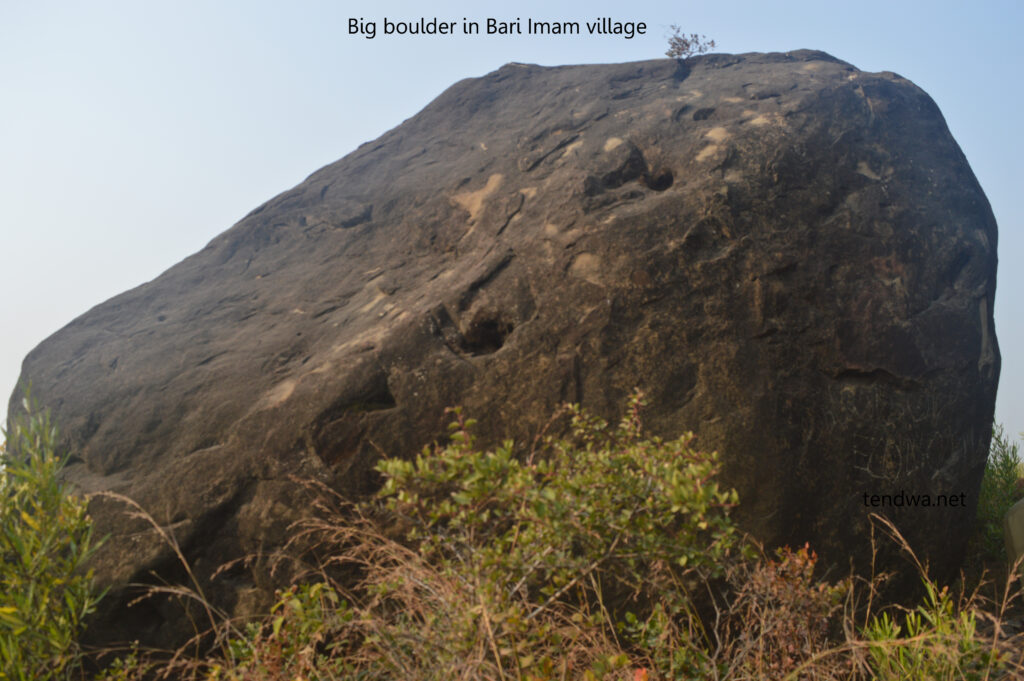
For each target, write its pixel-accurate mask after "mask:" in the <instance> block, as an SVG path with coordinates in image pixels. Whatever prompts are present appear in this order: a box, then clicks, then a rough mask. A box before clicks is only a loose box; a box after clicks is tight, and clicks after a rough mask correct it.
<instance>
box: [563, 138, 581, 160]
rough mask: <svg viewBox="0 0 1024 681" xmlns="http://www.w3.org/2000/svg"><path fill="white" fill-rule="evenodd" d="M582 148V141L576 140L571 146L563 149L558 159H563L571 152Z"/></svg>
mask: <svg viewBox="0 0 1024 681" xmlns="http://www.w3.org/2000/svg"><path fill="white" fill-rule="evenodd" d="M582 146H583V140H576V141H575V142H573V143H572V144H570V145H569V146H567V147H566V148H565V151H563V152H562V155H561V156H559V158H565V157H566V156H567V155H569V154H571V153H572V152H574V151H576V150H577V149H579V148H580V147H582Z"/></svg>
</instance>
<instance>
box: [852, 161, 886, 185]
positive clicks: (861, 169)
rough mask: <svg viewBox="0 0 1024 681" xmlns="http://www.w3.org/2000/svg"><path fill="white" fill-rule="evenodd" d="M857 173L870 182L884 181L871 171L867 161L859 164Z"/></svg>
mask: <svg viewBox="0 0 1024 681" xmlns="http://www.w3.org/2000/svg"><path fill="white" fill-rule="evenodd" d="M857 172H858V173H860V174H861V175H863V176H864V177H866V178H868V179H870V180H875V181H876V182H877V181H879V180H881V179H882V178H881V177H880V176H879V175H878V173H876V172H875V171H873V170H872V169H871V166H869V165H868V164H867V162H866V161H861V162H860V163H858V164H857Z"/></svg>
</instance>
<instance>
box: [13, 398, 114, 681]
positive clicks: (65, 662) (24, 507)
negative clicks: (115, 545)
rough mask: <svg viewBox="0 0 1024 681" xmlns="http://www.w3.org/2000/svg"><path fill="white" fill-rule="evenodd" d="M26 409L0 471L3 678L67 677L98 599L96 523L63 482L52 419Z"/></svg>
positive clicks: (22, 680)
mask: <svg viewBox="0 0 1024 681" xmlns="http://www.w3.org/2000/svg"><path fill="white" fill-rule="evenodd" d="M24 407H25V414H24V415H23V416H22V418H21V419H19V420H18V421H16V422H15V425H14V427H13V431H12V432H11V433H8V434H6V435H7V447H8V450H7V451H6V452H3V456H2V462H3V469H2V470H0V558H2V560H0V679H12V680H14V679H17V680H18V681H30V680H31V681H41V680H45V679H59V678H69V677H70V675H71V674H72V673H73V672H74V671H75V670H76V668H77V666H78V663H79V660H80V655H79V649H78V646H77V643H76V636H77V635H78V634H79V633H80V631H81V629H82V623H83V620H84V618H85V616H86V615H88V614H89V613H90V612H92V611H93V610H94V609H95V607H96V604H97V602H98V601H99V599H100V596H99V595H97V594H96V593H95V592H94V591H93V588H92V572H91V571H87V570H85V569H84V567H83V566H84V563H85V561H86V560H87V559H88V558H89V556H90V555H92V553H93V551H94V550H95V545H94V544H93V542H92V523H91V521H90V519H89V516H88V515H87V514H86V502H85V501H84V500H82V499H80V498H78V497H74V496H71V495H70V494H69V493H68V490H67V488H66V486H65V484H64V483H63V482H62V481H61V480H60V478H59V473H60V470H61V468H62V467H63V465H64V459H63V457H61V456H60V455H58V454H57V453H56V442H57V431H56V428H54V427H53V425H52V424H51V423H50V418H49V414H48V413H42V414H39V413H36V412H34V411H33V410H32V409H31V408H30V404H29V402H28V400H25V402H24Z"/></svg>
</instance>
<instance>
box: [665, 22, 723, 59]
mask: <svg viewBox="0 0 1024 681" xmlns="http://www.w3.org/2000/svg"><path fill="white" fill-rule="evenodd" d="M669 30H670V31H672V33H671V34H670V35H669V37H668V49H667V50H665V56H666V57H671V58H672V59H688V58H690V57H692V56H693V55H695V54H704V53H705V52H709V51H710V50H712V49H714V47H715V41H714V40H708V39H707V36H705V35H698V34H696V33H691V34H689V35H687V34H685V33H683V29H682V28H680V27H679V26H676V25H675V24H672V25H671V26H669Z"/></svg>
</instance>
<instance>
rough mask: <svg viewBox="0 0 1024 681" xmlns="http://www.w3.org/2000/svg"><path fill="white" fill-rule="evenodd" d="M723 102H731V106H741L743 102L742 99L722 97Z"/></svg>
mask: <svg viewBox="0 0 1024 681" xmlns="http://www.w3.org/2000/svg"><path fill="white" fill-rule="evenodd" d="M722 101H723V102H729V103H730V104H739V103H740V102H742V101H743V98H742V97H722Z"/></svg>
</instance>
